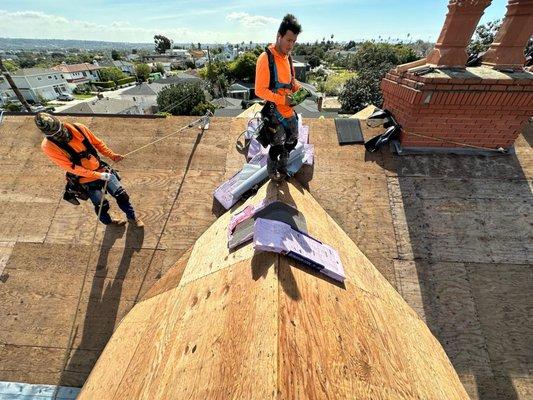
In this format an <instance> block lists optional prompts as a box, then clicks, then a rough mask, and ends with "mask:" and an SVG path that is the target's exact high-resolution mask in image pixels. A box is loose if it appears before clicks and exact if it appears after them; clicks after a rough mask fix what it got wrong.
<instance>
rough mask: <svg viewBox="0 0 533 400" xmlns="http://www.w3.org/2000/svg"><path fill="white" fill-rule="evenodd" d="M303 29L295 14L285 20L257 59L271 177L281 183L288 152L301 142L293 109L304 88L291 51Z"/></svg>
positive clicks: (257, 90) (256, 83)
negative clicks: (268, 130)
mask: <svg viewBox="0 0 533 400" xmlns="http://www.w3.org/2000/svg"><path fill="white" fill-rule="evenodd" d="M301 31H302V27H301V26H300V24H299V23H298V21H297V20H296V18H295V17H294V15H292V14H287V15H285V17H284V18H283V20H282V22H281V24H280V26H279V29H278V34H277V37H276V43H273V44H270V45H269V46H268V47H267V48H266V49H265V51H264V52H263V53H262V54H261V55H260V56H259V58H258V59H257V64H256V70H255V93H256V95H257V96H258V97H260V98H262V99H264V100H266V101H267V103H266V105H265V107H263V110H262V112H261V113H262V115H263V119H264V121H265V124H268V125H269V126H270V128H271V129H270V131H271V134H270V135H269V136H270V137H269V139H270V150H269V153H268V155H269V157H268V162H267V170H268V175H269V177H270V178H271V179H274V180H280V179H283V177H284V176H285V175H286V172H287V171H286V168H287V160H288V158H289V153H290V152H291V151H292V150H293V149H294V148H295V147H296V144H297V142H298V118H297V116H296V114H295V112H294V110H293V107H294V106H295V105H296V104H297V103H298V101H297V100H295V98H294V94H295V93H296V92H297V91H298V90H299V89H300V88H301V85H300V84H299V83H298V81H297V80H296V79H295V77H294V76H295V74H294V67H293V65H292V58H291V55H290V53H291V51H292V48H293V47H294V45H295V43H296V40H297V39H298V35H299V34H300V32H301Z"/></svg>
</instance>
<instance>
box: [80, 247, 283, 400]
mask: <svg viewBox="0 0 533 400" xmlns="http://www.w3.org/2000/svg"><path fill="white" fill-rule="evenodd" d="M272 260H273V257H267V258H265V259H264V261H263V262H264V263H267V264H270V265H271V267H270V268H267V269H269V271H270V272H269V274H268V276H267V277H265V278H264V279H259V280H252V279H249V277H250V275H249V274H250V270H249V264H248V263H241V264H236V265H234V266H232V267H231V268H228V269H225V270H223V271H220V272H219V273H217V274H212V275H209V276H207V277H205V278H203V279H200V280H197V281H195V282H192V283H190V284H188V285H186V286H183V287H181V288H180V289H176V290H173V291H167V292H165V293H164V294H161V295H158V296H155V297H153V298H151V299H149V300H147V301H155V302H156V303H153V304H154V306H153V307H151V308H150V309H146V311H147V312H148V315H149V319H145V320H144V321H145V322H144V323H141V324H139V323H136V322H131V323H130V322H129V316H128V317H126V319H125V320H124V322H123V323H122V324H121V326H120V327H119V329H118V330H117V334H116V335H114V337H113V338H112V339H111V341H110V342H109V344H108V347H107V348H108V349H110V351H111V352H113V351H114V350H113V349H116V347H115V346H117V345H118V344H120V346H124V347H126V348H128V347H129V346H130V345H129V343H128V341H127V340H126V341H125V342H124V343H120V342H115V338H117V340H120V339H121V335H119V334H120V333H125V332H124V330H128V329H129V328H130V327H129V325H130V324H133V325H134V326H135V327H136V329H137V330H142V331H143V332H144V335H143V336H142V337H141V338H139V337H138V336H135V338H134V340H135V342H136V343H137V345H136V349H135V351H132V352H127V353H128V356H129V361H128V362H127V367H126V368H124V369H121V371H123V372H122V373H120V374H111V375H110V374H109V373H108V372H107V368H106V367H107V366H106V363H109V362H113V363H114V362H115V361H114V358H113V359H110V358H108V356H107V354H106V353H107V350H106V352H104V354H103V356H102V358H101V359H100V360H99V361H98V363H97V365H96V368H95V369H94V370H93V372H92V373H91V376H90V377H89V380H88V381H87V384H86V385H85V387H84V389H83V391H82V393H81V394H80V397H79V398H80V399H84V398H94V397H95V396H96V397H98V393H112V394H113V397H110V398H113V399H129V398H186V397H188V398H198V399H199V398H206V397H212V398H215V397H220V396H223V397H232V398H241V397H247V398H258V399H259V398H261V399H263V398H272V397H274V396H275V394H276V391H275V382H276V375H275V360H276V349H277V346H276V342H277V341H276V326H277V324H276V307H275V304H276V301H277V289H276V285H275V280H274V279H275V278H274V277H275V271H274V268H273V265H272ZM243 276H244V277H245V276H248V279H243ZM143 303H144V302H142V303H140V305H142V304H143ZM134 311H135V308H134ZM259 322H260V323H259ZM259 327H260V331H257V329H258V328H259ZM122 338H124V336H122ZM122 354H124V352H122ZM229 354H240V355H241V356H240V357H239V358H236V357H230V356H228V355H229ZM112 360H113V361H112ZM118 361H119V363H122V365H125V363H126V361H125V360H124V359H123V358H122V356H121V355H120V354H119V355H118ZM200 371H203V373H201V372H200ZM205 374H208V375H207V376H208V377H209V378H208V379H205V377H206V375H205ZM236 376H238V377H239V379H234V377H236ZM141 377H142V378H141ZM229 377H232V378H231V379H228V378H229ZM139 378H141V379H139Z"/></svg>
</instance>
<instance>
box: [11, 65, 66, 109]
mask: <svg viewBox="0 0 533 400" xmlns="http://www.w3.org/2000/svg"><path fill="white" fill-rule="evenodd" d="M11 77H12V78H13V81H14V82H15V84H16V85H17V87H18V88H19V90H20V92H21V93H22V95H23V96H24V98H25V99H26V100H28V101H30V102H31V101H34V102H39V101H40V98H44V99H45V100H54V99H56V98H57V96H58V95H59V94H61V93H72V90H71V89H70V87H69V85H68V82H67V80H66V79H65V75H64V74H63V73H61V72H59V71H55V70H53V69H46V68H24V69H19V70H17V71H15V72H12V73H11ZM4 97H9V98H14V97H15V93H14V92H13V90H12V89H11V88H8V89H6V90H5V92H4Z"/></svg>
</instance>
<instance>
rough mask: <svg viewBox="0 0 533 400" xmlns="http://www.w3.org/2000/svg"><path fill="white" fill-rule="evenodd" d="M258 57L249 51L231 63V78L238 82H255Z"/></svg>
mask: <svg viewBox="0 0 533 400" xmlns="http://www.w3.org/2000/svg"><path fill="white" fill-rule="evenodd" d="M256 63H257V55H256V54H255V53H254V52H250V51H247V52H246V53H244V54H242V55H240V56H239V57H237V58H236V59H235V61H233V62H231V63H230V66H229V73H230V76H231V77H232V78H234V79H236V80H242V81H248V82H253V81H254V80H255V64H256Z"/></svg>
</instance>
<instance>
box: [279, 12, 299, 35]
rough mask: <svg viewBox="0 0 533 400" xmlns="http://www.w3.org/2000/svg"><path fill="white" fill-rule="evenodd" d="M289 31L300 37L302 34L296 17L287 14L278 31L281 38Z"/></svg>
mask: <svg viewBox="0 0 533 400" xmlns="http://www.w3.org/2000/svg"><path fill="white" fill-rule="evenodd" d="M287 31H291V32H293V33H294V34H295V35H299V34H300V32H302V26H301V25H300V23H299V22H298V20H297V19H296V17H295V16H294V15H292V14H287V15H285V16H284V17H283V21H281V24H280V26H279V29H278V33H279V34H280V35H281V36H285V34H286V33H287Z"/></svg>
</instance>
